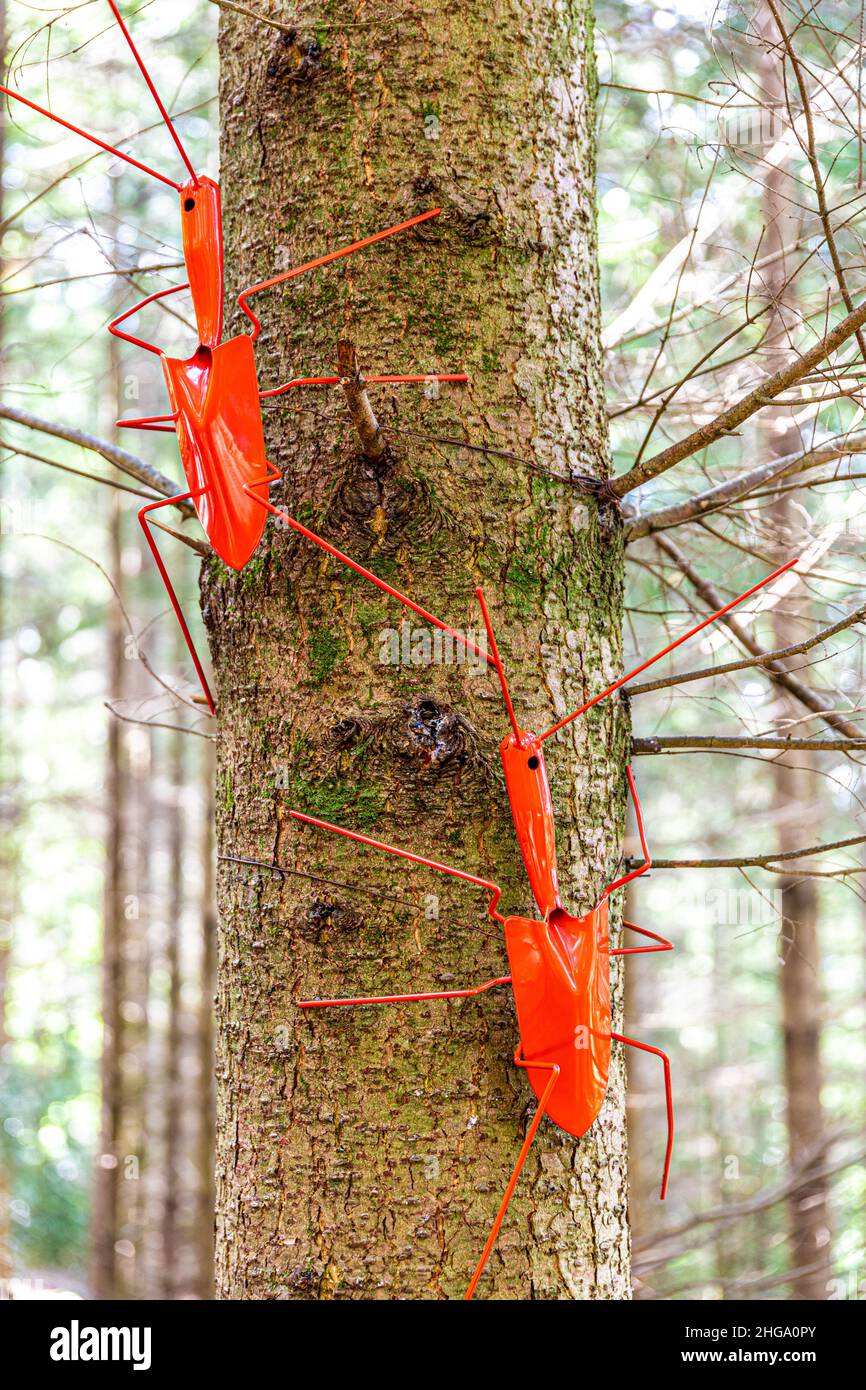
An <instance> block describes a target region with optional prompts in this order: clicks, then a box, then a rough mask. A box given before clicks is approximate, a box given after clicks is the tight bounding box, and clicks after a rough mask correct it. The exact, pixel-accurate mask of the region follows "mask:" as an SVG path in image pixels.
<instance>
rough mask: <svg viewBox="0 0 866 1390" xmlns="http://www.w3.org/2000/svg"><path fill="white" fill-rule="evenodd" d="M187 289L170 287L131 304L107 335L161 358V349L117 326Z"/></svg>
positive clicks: (109, 328) (109, 326)
mask: <svg viewBox="0 0 866 1390" xmlns="http://www.w3.org/2000/svg"><path fill="white" fill-rule="evenodd" d="M188 289H189V284H183V285H170V286H169V288H168V289H167V290H157V291H156V293H155V294H149V295H148V296H147V298H146V299H142V300H141V301H140V302H139V303H138V304H133V306H132V308H131V309H124V311H123V313H122V314H118V316H117V318H116V319H112V320H111V323H110V324H109V325H108V331H109V333H113V334H114V336H115V338H123V339H124V340H125V341H126V342H127V343H134V344H135V346H136V347H140V348H144V350H145V352H155V353H156V355H157V357H162V348H158V347H156V346H155V345H154V344H153V343H148V342H145V340H144V338H134V337H133V335H132V334H131V333H124V332H122V331H121V329H119V328H118V326H117V325H118V324H119V323H123V322H124V321H125V320H126V319H129V318H132V315H133V314H137V313H139V311H140V310H141V309H146V308H147V306H148V304H153V303H154V301H155V300H157V299H165V297H166V295H169V294H180V292H181V290H188ZM166 418H171V417H166Z"/></svg>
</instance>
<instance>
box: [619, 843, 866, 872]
mask: <svg viewBox="0 0 866 1390" xmlns="http://www.w3.org/2000/svg"><path fill="white" fill-rule="evenodd" d="M862 844H866V835H852V836H850V838H849V839H847V840H833V841H832V843H830V844H826V845H807V846H805V847H804V848H803V849H791V850H786V851H785V852H784V853H781V852H778V851H777V852H775V853H770V852H768V853H767V854H740V855H731V856H729V857H726V858H724V859H658V858H657V857H656V856H655V855H653V868H654V869H769V870H770V871H771V872H772V873H775V872H778V871H777V870H775V869H774V867H773V866H774V865H775V864H781V863H782V862H783V861H789V860H794V859H807V858H809V857H810V856H811V855H813V854H827V853H828V852H829V851H830V850H834V849H850V848H851V847H852V846H853V845H862ZM641 862H642V861H641V860H632V859H626V861H625V864H626V868H627V869H628V868H630V867H631V866H632V864H634V863H637V864H640V863H641ZM787 872H790V870H788V871H787ZM798 872H805V871H804V870H803V871H801V870H798ZM844 872H850V873H854V872H856V867H855V866H854V865H852V866H851V868H850V870H845V871H844Z"/></svg>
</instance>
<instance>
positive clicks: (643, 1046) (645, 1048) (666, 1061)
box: [610, 1033, 674, 1202]
mask: <svg viewBox="0 0 866 1390" xmlns="http://www.w3.org/2000/svg"><path fill="white" fill-rule="evenodd" d="M610 1036H611V1037H612V1038H613V1039H614V1041H615V1042H621V1043H627V1044H628V1046H629V1047H639V1048H640V1050H641V1052H652V1053H653V1055H654V1056H656V1057H661V1059H662V1063H663V1065H664V1069H665V1101H666V1103H667V1108H668V1144H667V1148H666V1150H665V1167H664V1172H663V1174H662V1190H661V1192H660V1194H659V1197H660V1200H661V1201H662V1202H663V1201H664V1199H665V1197H666V1196H667V1192H668V1178H669V1176H670V1171H671V1154H672V1153H673V1149H674V1099H673V1095H672V1093H671V1063H670V1058H669V1057H668V1054H667V1053H666V1052H662V1050H661V1048H660V1047H650V1044H649V1043H642V1042H638V1041H637V1039H636V1038H627V1037H625V1036H624V1035H623V1034H622V1033H611V1035H610Z"/></svg>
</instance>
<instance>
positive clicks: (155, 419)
mask: <svg viewBox="0 0 866 1390" xmlns="http://www.w3.org/2000/svg"><path fill="white" fill-rule="evenodd" d="M175 419H176V416H174V415H142V416H141V417H140V419H138V420H133V419H129V420H115V422H114V424H115V427H116V428H117V429H119V430H158V431H160V432H161V433H162V434H174V433H175V425H174V421H175ZM166 420H171V421H172V423H171V424H170V425H167V424H165V421H166Z"/></svg>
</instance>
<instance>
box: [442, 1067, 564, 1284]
mask: <svg viewBox="0 0 866 1390" xmlns="http://www.w3.org/2000/svg"><path fill="white" fill-rule="evenodd" d="M514 1062H515V1065H516V1066H518V1067H524V1068H525V1069H526V1070H527V1071H528V1070H531V1069H532V1068H538V1070H539V1071H549V1072H550V1073H551V1076H550V1080H549V1081H548V1083H547V1085H546V1086H545V1088H544V1092H543V1094H542V1097H541V1100H540V1101H539V1102H538V1109H537V1110H536V1112H535V1115H534V1117H533V1120H532V1124H531V1125H530V1126H529V1129H528V1130H527V1133H526V1138H525V1139H524V1141H523V1146H522V1148H521V1150H520V1153H519V1154H518V1156H517V1162H516V1163H515V1165H514V1171H513V1173H512V1174H511V1177H510V1178H509V1181H508V1186H507V1187H506V1189H505V1195H504V1197H503V1198H502V1201H501V1202H500V1204H499V1210H498V1212H497V1213H496V1220H495V1221H494V1222H493V1225H492V1226H491V1227H490V1235H489V1236H488V1237H487V1242H486V1244H485V1246H484V1249H483V1250H482V1252H481V1259H480V1260H479V1261H478V1264H477V1265H476V1266H475V1273H474V1274H473V1276H472V1278H471V1279H470V1280H469V1287H468V1288H467V1290H466V1293H465V1294H464V1295H463V1297H464V1300H466V1299H469V1298H471V1297H472V1295H473V1294H474V1293H475V1290H476V1288H477V1287H478V1280H479V1279H480V1278H481V1275H482V1273H483V1272H484V1266H485V1265H486V1264H487V1260H488V1258H489V1256H490V1252H491V1250H492V1249H493V1246H494V1244H495V1243H496V1237H497V1236H498V1235H499V1228H500V1226H501V1225H502V1222H503V1220H504V1219H505V1213H506V1212H507V1210H508V1204H509V1202H510V1201H511V1198H512V1196H513V1195H514V1189H515V1187H516V1186H517V1180H518V1178H519V1177H520V1173H521V1170H522V1168H523V1165H524V1163H525V1162H526V1158H527V1155H528V1153H529V1150H530V1149H531V1147H532V1141H533V1139H534V1138H535V1133H536V1130H537V1129H538V1126H539V1125H540V1124H541V1120H542V1116H543V1115H544V1113H545V1111H546V1109H547V1105H548V1102H549V1100H550V1097H551V1096H552V1095H553V1088H554V1086H555V1085H556V1083H557V1081H558V1080H559V1065H558V1063H556V1062H525V1061H524V1060H523V1058H522V1057H521V1056H520V1048H519V1047H518V1049H517V1051H516V1052H515V1054H514Z"/></svg>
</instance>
